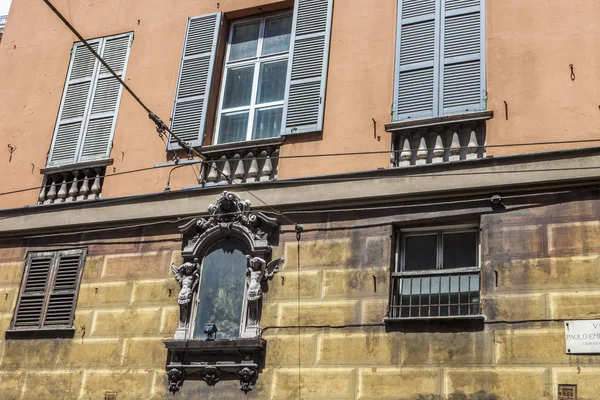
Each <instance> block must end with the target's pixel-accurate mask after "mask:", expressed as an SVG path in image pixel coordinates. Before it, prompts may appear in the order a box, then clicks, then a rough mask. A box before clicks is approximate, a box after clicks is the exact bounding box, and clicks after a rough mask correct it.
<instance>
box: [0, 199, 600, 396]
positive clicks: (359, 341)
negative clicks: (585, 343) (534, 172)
mask: <svg viewBox="0 0 600 400" xmlns="http://www.w3.org/2000/svg"><path fill="white" fill-rule="evenodd" d="M599 206H600V203H599V202H598V201H596V200H577V201H569V202H562V203H561V202H556V204H552V205H546V206H539V207H530V208H527V209H521V210H515V211H510V210H509V211H504V212H499V213H490V214H486V215H483V216H481V220H480V222H481V253H482V255H481V257H482V303H483V310H484V314H485V321H484V322H481V323H472V322H457V321H447V322H444V323H417V322H414V321H412V322H404V323H402V324H395V325H388V326H384V325H383V324H381V322H382V320H383V317H384V316H385V314H386V309H387V304H388V294H389V268H390V264H391V261H390V258H391V254H392V244H391V238H390V234H391V233H392V232H393V228H392V227H391V226H382V227H370V228H360V227H356V228H352V229H345V230H311V229H307V231H306V232H305V233H303V235H302V240H301V241H300V246H299V247H298V243H297V242H296V238H295V234H294V233H293V232H287V230H288V229H289V227H283V229H284V230H286V233H282V234H281V235H280V237H279V245H278V246H277V247H276V248H275V249H274V255H273V256H274V257H279V256H282V255H283V256H285V257H286V259H287V262H286V264H285V265H284V266H283V267H282V269H281V270H280V272H279V273H278V274H277V275H276V276H275V278H274V279H273V281H271V282H270V283H269V287H270V290H269V291H268V293H266V294H265V299H264V305H263V318H262V324H261V325H262V327H263V329H264V334H263V337H264V338H265V339H266V340H267V353H266V365H265V369H264V370H263V371H262V373H261V374H260V376H259V379H258V384H257V387H256V388H255V389H254V390H253V391H252V392H250V393H249V394H248V395H247V396H244V395H243V393H242V392H240V391H239V389H238V386H239V383H238V382H236V381H225V382H220V383H218V384H217V385H216V386H214V387H208V386H207V385H206V384H205V383H204V382H198V381H186V382H185V383H184V386H183V388H182V390H181V392H180V393H178V394H177V395H176V396H171V395H169V394H167V392H166V378H165V372H164V367H165V362H166V356H167V354H166V349H165V347H164V345H163V343H162V340H164V339H167V338H171V337H172V335H173V332H174V330H175V327H176V322H177V317H178V308H177V304H176V299H177V293H178V286H177V283H176V282H175V280H174V279H173V276H172V274H171V272H170V271H169V265H170V263H171V262H175V263H180V262H181V259H180V253H179V250H180V246H181V237H180V235H179V234H178V233H176V232H174V231H173V229H172V228H169V229H167V228H152V229H150V228H143V229H142V228H140V229H134V230H128V231H121V232H118V233H116V232H102V233H97V234H94V235H92V234H86V235H83V236H73V237H68V238H65V237H61V238H52V239H48V238H40V239H35V240H33V239H31V240H28V241H25V242H23V241H21V242H9V241H2V242H1V243H0V328H1V329H6V328H8V326H9V324H10V320H11V318H12V315H13V311H14V306H15V303H16V299H17V293H18V290H19V285H20V281H21V277H22V272H23V257H24V255H25V254H26V252H27V251H28V250H40V249H49V250H50V249H57V248H61V247H67V248H68V247H81V246H86V247H87V248H88V258H87V259H86V263H85V267H84V277H83V280H82V285H81V290H80V294H79V300H78V304H77V310H76V318H75V324H74V327H75V328H76V333H75V337H74V338H73V339H45V340H31V339H24V340H6V339H4V337H2V340H1V341H0V348H1V359H0V399H46V398H48V399H104V398H105V396H106V395H107V394H116V396H117V397H116V398H117V399H118V400H122V399H167V398H171V397H172V398H175V399H177V398H182V399H183V398H206V399H240V398H248V399H292V398H298V397H301V398H303V399H315V400H318V399H325V398H327V399H355V400H374V399H384V400H385V399H389V400H391V399H402V400H508V399H510V400H514V399H517V400H521V399H523V400H537V399H540V400H541V399H548V400H556V399H557V387H558V384H577V385H578V391H579V399H587V400H593V399H596V398H597V394H598V393H600V383H599V380H598V378H597V376H598V374H599V373H600V356H594V355H590V356H581V355H568V354H566V351H565V343H564V328H563V320H565V319H567V320H569V319H586V318H600V309H599V308H597V307H596V304H597V303H598V300H599V298H600V289H598V288H599V287H600V222H598V221H599V220H600V213H599V211H598V210H599ZM364 222H365V220H364V218H363V217H361V216H356V215H355V216H354V219H353V220H351V219H348V220H347V221H339V223H338V225H337V226H341V225H346V226H348V227H351V226H353V225H354V224H361V223H364ZM443 223H444V221H441V224H443ZM453 223H456V221H454V222H453ZM438 225H439V224H438ZM306 226H310V227H311V228H319V227H320V228H326V227H328V226H330V225H329V224H328V223H327V222H320V223H315V224H313V225H306ZM413 226H414V224H413ZM298 250H299V254H300V257H299V259H300V263H298ZM298 326H300V328H298Z"/></svg>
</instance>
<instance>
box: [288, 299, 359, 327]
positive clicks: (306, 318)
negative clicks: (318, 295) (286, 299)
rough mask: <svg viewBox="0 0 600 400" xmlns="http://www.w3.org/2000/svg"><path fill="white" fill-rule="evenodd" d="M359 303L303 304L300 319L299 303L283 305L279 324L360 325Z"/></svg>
mask: <svg viewBox="0 0 600 400" xmlns="http://www.w3.org/2000/svg"><path fill="white" fill-rule="evenodd" d="M358 321H359V313H358V302H356V301H322V302H318V303H301V304H300V318H298V305H297V303H282V304H280V306H279V324H278V325H280V326H282V325H283V326H285V325H347V324H353V323H358Z"/></svg>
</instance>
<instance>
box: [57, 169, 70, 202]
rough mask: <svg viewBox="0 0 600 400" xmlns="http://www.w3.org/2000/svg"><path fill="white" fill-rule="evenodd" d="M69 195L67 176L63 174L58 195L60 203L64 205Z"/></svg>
mask: <svg viewBox="0 0 600 400" xmlns="http://www.w3.org/2000/svg"><path fill="white" fill-rule="evenodd" d="M67 193H68V192H67V174H62V183H61V185H60V190H59V191H58V194H57V197H58V198H59V202H60V203H64V201H65V200H66V199H67Z"/></svg>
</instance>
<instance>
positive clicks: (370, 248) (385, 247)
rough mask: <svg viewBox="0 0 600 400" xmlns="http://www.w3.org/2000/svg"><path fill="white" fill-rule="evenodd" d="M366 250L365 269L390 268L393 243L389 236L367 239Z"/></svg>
mask: <svg viewBox="0 0 600 400" xmlns="http://www.w3.org/2000/svg"><path fill="white" fill-rule="evenodd" d="M366 240H367V243H366V249H365V260H364V266H365V267H374V268H379V267H383V268H388V269H389V267H390V254H391V245H392V242H391V240H390V237H389V236H378V237H367V239H366Z"/></svg>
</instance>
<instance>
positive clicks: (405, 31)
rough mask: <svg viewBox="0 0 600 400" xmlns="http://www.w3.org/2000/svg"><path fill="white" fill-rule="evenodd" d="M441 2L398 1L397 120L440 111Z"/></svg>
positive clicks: (434, 0) (395, 94) (395, 79)
mask: <svg viewBox="0 0 600 400" xmlns="http://www.w3.org/2000/svg"><path fill="white" fill-rule="evenodd" d="M439 16H440V4H439V0H419V1H415V0H398V27H397V39H396V72H395V78H394V120H406V119H411V118H427V117H432V116H434V115H436V114H437V109H438V92H437V88H438V76H439V75H438V72H437V70H438V59H439V57H438V54H439V51H438V48H439V42H440V41H439V39H438V38H439V37H440V35H439V32H440V24H439V22H438V21H439Z"/></svg>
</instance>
